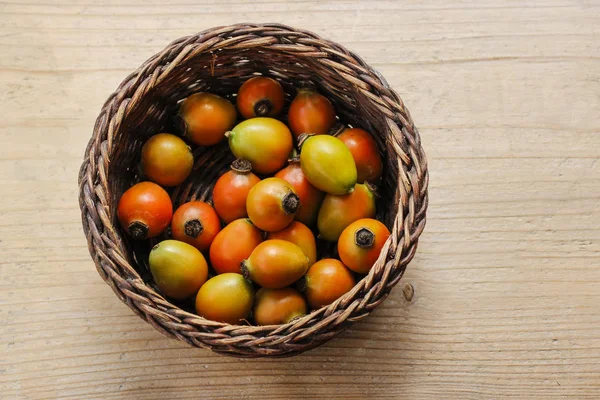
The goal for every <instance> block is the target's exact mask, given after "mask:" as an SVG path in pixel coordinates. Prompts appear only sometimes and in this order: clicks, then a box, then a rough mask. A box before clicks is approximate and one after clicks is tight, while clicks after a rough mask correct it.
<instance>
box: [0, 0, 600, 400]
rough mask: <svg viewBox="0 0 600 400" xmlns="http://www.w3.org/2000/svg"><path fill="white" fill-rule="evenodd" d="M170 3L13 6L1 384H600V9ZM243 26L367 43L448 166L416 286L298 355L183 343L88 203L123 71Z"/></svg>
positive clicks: (68, 389)
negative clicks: (83, 196) (82, 175)
mask: <svg viewBox="0 0 600 400" xmlns="http://www.w3.org/2000/svg"><path fill="white" fill-rule="evenodd" d="M168 3H169V2H167V1H163V0H160V1H159V0H149V1H144V2H142V1H140V2H136V1H134V0H124V1H117V0H113V1H99V0H83V1H73V0H72V1H63V0H59V1H57V2H51V1H48V0H44V1H42V0H27V1H25V2H16V1H14V0H10V1H3V2H2V3H0V104H1V107H2V108H1V109H2V113H1V115H2V119H1V120H0V193H2V195H1V196H0V255H1V258H0V398H2V399H199V398H201V399H240V398H246V399H334V398H339V399H375V398H380V399H384V398H386V399H387V398H396V399H441V398H456V399H500V398H508V397H511V398H513V397H514V398H523V399H533V398H537V399H566V398H578V399H585V398H588V399H598V398H600V227H599V225H600V161H599V160H600V2H598V1H585V0H581V1H567V0H543V1H529V2H522V1H516V0H512V1H492V0H484V1H461V0H428V1H416V0H414V1H391V0H387V1H366V0H365V1H356V0H354V1H353V0H340V1H304V0H298V1H295V2H287V1H261V0H236V1H235V2H216V1H212V0H176V1H174V2H173V3H172V4H168ZM243 21H253V22H281V23H286V24H290V25H293V26H297V27H303V28H306V29H310V30H313V31H315V32H317V33H319V34H321V35H322V36H324V37H327V38H329V39H332V40H335V41H338V42H340V43H342V44H344V45H346V46H347V47H349V48H351V49H353V50H355V51H356V52H358V53H359V54H360V55H362V56H363V57H364V58H365V60H366V61H367V62H368V63H370V64H371V65H372V66H374V67H375V68H377V69H379V70H380V71H381V72H382V73H383V75H384V76H385V77H386V78H387V79H388V81H389V82H390V84H391V85H392V86H393V87H394V88H395V89H396V90H397V91H398V92H399V94H400V95H401V96H402V98H403V99H404V101H405V102H406V104H407V105H408V107H409V109H410V110H411V112H412V115H413V117H414V119H415V121H416V123H417V125H418V126H419V128H420V131H421V135H422V137H423V141H424V146H425V149H426V151H427V152H428V156H429V160H430V162H429V164H430V175H431V179H430V182H431V190H430V208H429V213H428V224H427V228H426V231H425V233H424V235H423V236H422V239H421V242H420V247H419V251H418V253H417V256H416V258H415V259H414V261H413V262H412V263H411V264H410V266H409V268H408V271H407V274H406V275H405V278H404V279H403V281H401V283H400V284H399V286H398V287H397V288H396V289H395V290H394V291H393V292H392V295H391V296H390V297H389V298H388V299H387V300H386V302H385V303H384V304H383V305H382V306H381V307H379V308H378V309H377V310H376V311H375V312H374V313H373V314H372V315H371V316H370V317H368V318H367V319H366V320H365V321H364V322H361V323H358V324H356V325H354V327H353V328H351V329H350V330H348V331H347V332H345V333H344V334H342V335H340V336H339V337H338V338H336V339H334V340H332V341H330V342H329V343H328V344H327V345H324V346H322V347H320V348H318V349H315V350H313V351H310V352H308V353H306V354H304V355H301V356H298V357H295V358H291V359H277V360H237V359H232V358H227V357H223V356H219V355H215V354H212V353H211V352H208V351H203V350H198V349H193V348H189V347H187V346H186V345H184V344H183V343H180V342H177V341H174V340H170V339H167V338H165V337H163V336H161V335H160V334H159V333H158V332H156V331H155V330H153V328H151V327H150V326H149V325H147V324H146V323H144V322H143V321H142V320H140V319H139V318H138V317H136V316H134V314H133V313H132V312H131V311H130V310H129V309H128V308H127V307H126V306H125V305H123V304H122V303H121V302H120V301H119V300H118V299H117V298H116V297H115V296H114V295H113V293H112V291H111V290H110V288H109V287H108V286H107V285H105V284H104V282H103V281H102V280H101V279H100V277H99V276H98V275H97V273H96V271H95V268H94V266H93V263H92V261H91V259H90V257H89V255H88V251H87V246H86V242H85V239H84V236H83V234H82V229H81V224H80V216H79V209H78V205H77V182H76V179H77V170H78V167H79V165H80V163H81V161H82V155H83V150H84V148H85V145H86V143H87V140H88V139H89V137H90V135H91V132H92V127H93V123H94V119H95V117H96V115H97V113H98V112H99V109H100V107H101V105H102V103H103V102H104V100H105V99H106V98H107V97H108V95H109V94H110V93H111V92H112V91H113V90H114V89H115V88H116V87H117V85H118V83H119V82H120V81H121V80H122V79H123V78H124V77H125V76H126V75H127V74H128V73H129V72H131V71H132V70H134V69H135V68H136V67H137V66H138V65H139V64H141V63H142V62H143V61H144V60H145V59H146V58H148V57H150V56H151V55H152V54H154V53H155V52H157V51H159V50H160V49H161V48H163V47H164V46H165V45H166V44H168V43H169V42H170V41H171V40H173V39H175V38H177V37H179V36H182V35H187V34H191V33H194V32H197V31H199V30H202V29H205V28H208V27H210V26H215V25H223V24H230V23H235V22H243ZM408 284H410V285H412V286H413V287H414V296H413V297H412V299H411V300H410V301H409V300H408V299H407V296H405V295H404V290H403V289H404V288H405V287H406V286H405V285H408Z"/></svg>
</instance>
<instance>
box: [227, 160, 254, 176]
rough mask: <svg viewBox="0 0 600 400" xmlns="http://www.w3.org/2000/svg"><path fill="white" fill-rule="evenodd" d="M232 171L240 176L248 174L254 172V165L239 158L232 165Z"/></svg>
mask: <svg viewBox="0 0 600 400" xmlns="http://www.w3.org/2000/svg"><path fill="white" fill-rule="evenodd" d="M231 169H232V170H234V171H235V172H239V173H240V174H247V173H248V172H250V171H252V163H251V162H250V161H248V160H244V159H242V158H238V159H235V160H234V161H233V162H232V163H231Z"/></svg>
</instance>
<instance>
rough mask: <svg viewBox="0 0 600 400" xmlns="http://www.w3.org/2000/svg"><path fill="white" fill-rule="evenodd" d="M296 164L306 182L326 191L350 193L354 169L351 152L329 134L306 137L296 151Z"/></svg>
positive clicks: (352, 186)
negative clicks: (299, 167)
mask: <svg viewBox="0 0 600 400" xmlns="http://www.w3.org/2000/svg"><path fill="white" fill-rule="evenodd" d="M300 165H301V167H302V171H303V172H304V175H306V178H307V179H308V181H309V182H310V183H311V184H312V185H313V186H314V187H316V188H317V189H319V190H322V191H324V192H326V193H330V194H337V195H342V194H346V193H350V192H351V191H352V189H353V188H354V185H355V184H356V179H357V172H356V165H355V164H354V158H352V153H350V150H349V149H348V148H347V147H346V145H345V144H344V143H343V142H342V141H341V140H340V139H338V138H335V137H333V136H329V135H318V136H309V137H308V138H306V139H305V140H304V142H303V143H302V149H301V151H300Z"/></svg>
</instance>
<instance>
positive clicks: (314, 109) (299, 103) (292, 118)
mask: <svg viewBox="0 0 600 400" xmlns="http://www.w3.org/2000/svg"><path fill="white" fill-rule="evenodd" d="M335 122H336V119H335V110H334V109H333V106H332V105H331V102H330V101H329V100H328V99H327V98H326V97H325V96H323V95H321V94H319V93H317V92H315V91H312V90H307V89H299V90H298V94H297V95H296V97H295V98H294V100H293V101H292V104H290V110H289V112H288V124H289V126H290V129H291V130H292V132H293V133H294V136H296V138H297V137H298V136H300V135H301V134H303V133H308V134H311V133H312V134H314V135H324V134H326V133H327V132H328V131H329V129H331V127H332V126H333V124H335Z"/></svg>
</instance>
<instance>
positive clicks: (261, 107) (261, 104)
mask: <svg viewBox="0 0 600 400" xmlns="http://www.w3.org/2000/svg"><path fill="white" fill-rule="evenodd" d="M272 111H273V103H272V102H271V100H269V99H260V100H259V101H257V102H256V103H254V115H256V116H257V117H265V116H267V115H269V114H271V112H272Z"/></svg>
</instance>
